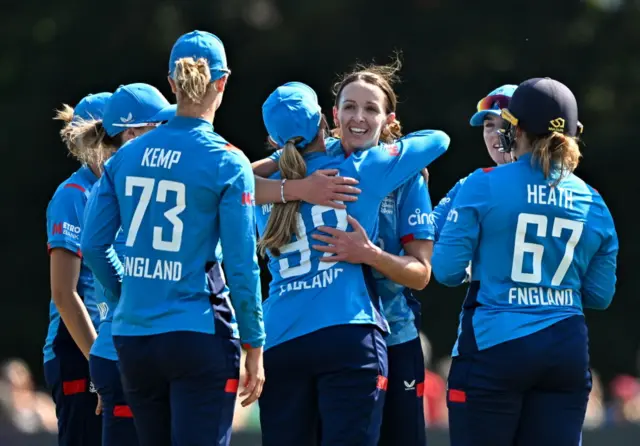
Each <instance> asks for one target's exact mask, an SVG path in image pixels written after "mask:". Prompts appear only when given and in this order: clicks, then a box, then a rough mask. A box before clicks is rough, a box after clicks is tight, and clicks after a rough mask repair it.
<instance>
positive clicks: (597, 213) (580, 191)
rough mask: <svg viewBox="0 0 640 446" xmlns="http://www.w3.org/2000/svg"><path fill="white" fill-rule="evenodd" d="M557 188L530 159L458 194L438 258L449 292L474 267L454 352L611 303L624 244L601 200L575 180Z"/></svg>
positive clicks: (488, 173)
mask: <svg viewBox="0 0 640 446" xmlns="http://www.w3.org/2000/svg"><path fill="white" fill-rule="evenodd" d="M551 184H552V182H551V181H550V180H546V179H545V178H544V175H543V173H542V170H541V169H540V168H539V166H538V165H533V164H532V159H531V155H530V154H527V155H524V156H521V157H520V158H519V159H518V161H516V162H514V163H510V164H505V165H503V166H499V167H496V168H488V169H479V170H477V171H476V172H474V173H473V174H472V175H470V176H469V177H468V178H467V180H466V181H465V183H464V185H463V186H462V187H461V188H460V190H459V192H458V194H457V197H456V199H455V201H454V203H453V207H452V209H451V211H450V212H449V214H448V217H447V223H446V224H445V226H444V229H443V230H442V233H441V235H440V239H439V241H438V242H437V243H436V245H435V248H434V253H433V273H434V275H435V277H436V279H437V280H438V281H439V282H441V283H443V284H445V285H448V286H455V285H458V284H460V283H461V282H462V280H463V279H464V277H465V275H466V272H465V268H466V267H467V266H468V264H469V262H470V261H472V262H473V263H472V264H473V272H472V282H471V284H470V286H469V291H468V293H467V297H466V298H465V302H464V304H463V311H462V314H461V320H460V327H459V333H458V340H457V342H456V345H455V347H454V351H453V355H454V356H456V355H458V354H464V353H469V352H473V351H476V350H483V349H486V348H489V347H491V346H494V345H496V344H500V343H503V342H506V341H509V340H512V339H516V338H520V337H523V336H527V335H530V334H532V333H535V332H537V331H540V330H542V329H544V328H546V327H548V326H550V325H553V324H555V323H557V322H559V321H561V320H563V319H566V318H568V317H571V316H574V315H581V314H583V307H587V308H595V309H605V308H607V307H608V306H609V304H610V303H611V300H612V298H613V294H614V292H615V283H616V257H617V253H618V238H617V235H616V231H615V227H614V223H613V218H612V217H611V214H610V212H609V210H608V208H607V206H606V205H605V203H604V200H603V199H602V197H601V196H600V194H599V193H598V192H596V191H595V190H594V189H593V188H592V187H590V186H589V185H587V184H586V183H585V182H584V181H582V180H581V179H580V178H578V177H577V176H575V175H573V174H569V175H567V176H565V177H564V178H563V179H562V180H561V181H560V182H559V184H557V185H556V186H553V187H552V186H551Z"/></svg>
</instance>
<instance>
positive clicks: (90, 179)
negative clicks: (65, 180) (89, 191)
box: [78, 164, 98, 186]
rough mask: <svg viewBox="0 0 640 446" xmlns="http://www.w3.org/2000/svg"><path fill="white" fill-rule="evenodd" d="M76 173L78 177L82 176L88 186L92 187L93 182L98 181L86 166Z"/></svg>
mask: <svg viewBox="0 0 640 446" xmlns="http://www.w3.org/2000/svg"><path fill="white" fill-rule="evenodd" d="M78 172H79V173H80V175H82V178H84V179H85V180H86V181H87V182H88V183H89V186H93V185H94V184H95V182H96V181H98V177H97V176H96V174H95V173H93V171H92V170H91V168H90V167H89V166H87V165H86V164H85V165H83V166H82V167H81V168H80V169H78Z"/></svg>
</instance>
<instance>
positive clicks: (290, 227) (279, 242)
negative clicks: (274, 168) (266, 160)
mask: <svg viewBox="0 0 640 446" xmlns="http://www.w3.org/2000/svg"><path fill="white" fill-rule="evenodd" d="M300 141H302V138H294V139H290V140H289V141H287V143H286V144H285V145H284V147H283V148H282V154H281V155H280V160H279V161H278V167H279V169H280V175H281V176H282V178H283V179H287V180H299V179H302V178H304V177H305V176H306V175H307V164H306V162H305V160H304V158H303V157H302V155H301V154H300V152H299V151H298V148H297V147H296V144H298V143H299V142H300ZM299 208H300V202H299V201H289V202H287V203H274V204H273V208H272V209H271V215H269V220H268V221H267V227H266V229H265V231H264V234H263V235H262V238H261V239H260V241H259V242H258V248H259V250H260V255H262V256H263V257H264V255H265V254H266V251H267V249H268V250H270V251H271V253H272V254H273V255H274V256H279V255H280V248H281V247H282V246H284V245H286V244H287V243H289V242H290V241H291V236H292V235H294V234H295V235H296V236H297V237H299V236H300V234H299V233H298V209H299Z"/></svg>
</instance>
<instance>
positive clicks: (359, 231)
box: [311, 216, 433, 290]
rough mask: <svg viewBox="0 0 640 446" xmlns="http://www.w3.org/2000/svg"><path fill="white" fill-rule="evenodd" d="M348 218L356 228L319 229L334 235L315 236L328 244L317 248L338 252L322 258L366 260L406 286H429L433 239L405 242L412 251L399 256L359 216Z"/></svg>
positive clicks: (326, 259)
mask: <svg viewBox="0 0 640 446" xmlns="http://www.w3.org/2000/svg"><path fill="white" fill-rule="evenodd" d="M347 219H348V221H349V224H350V225H351V226H352V227H353V228H354V231H352V232H345V231H340V230H338V229H335V228H330V227H327V226H321V227H319V228H318V230H319V231H322V232H325V233H327V234H329V235H330V237H329V236H326V235H321V234H313V235H312V236H311V237H312V238H314V239H316V240H319V241H322V242H325V243H327V244H328V245H327V246H324V245H313V248H314V249H316V250H318V251H322V252H329V253H332V254H334V255H333V256H327V257H322V258H321V261H323V262H349V263H355V264H365V265H369V266H371V267H372V268H374V269H376V270H377V271H379V272H380V273H381V274H383V275H384V276H385V277H387V278H388V279H390V280H392V281H393V282H396V283H399V284H401V285H404V286H406V287H409V288H412V289H415V290H421V289H423V288H424V287H426V286H427V284H428V283H429V280H430V278H431V254H432V252H433V242H432V241H431V240H412V241H410V242H408V243H406V244H405V246H404V247H405V251H406V252H407V254H408V255H403V256H397V255H394V254H389V253H388V252H385V251H383V250H382V249H381V248H380V247H378V246H376V245H375V244H374V243H373V242H372V241H371V240H369V237H368V236H367V233H366V231H365V230H364V228H363V227H362V226H361V225H360V223H358V221H357V220H356V219H355V218H353V217H351V216H348V217H347Z"/></svg>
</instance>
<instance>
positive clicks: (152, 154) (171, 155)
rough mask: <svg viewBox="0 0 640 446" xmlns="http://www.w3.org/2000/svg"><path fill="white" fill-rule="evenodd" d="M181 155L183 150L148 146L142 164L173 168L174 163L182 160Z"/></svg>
mask: <svg viewBox="0 0 640 446" xmlns="http://www.w3.org/2000/svg"><path fill="white" fill-rule="evenodd" d="M181 156H182V152H179V151H177V150H168V149H154V148H146V149H144V155H143V156H142V162H141V163H140V165H141V166H146V167H162V168H164V169H171V168H172V167H173V165H174V164H177V163H178V162H179V161H180V157H181Z"/></svg>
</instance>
